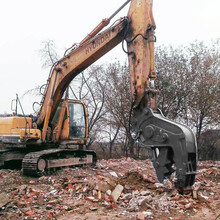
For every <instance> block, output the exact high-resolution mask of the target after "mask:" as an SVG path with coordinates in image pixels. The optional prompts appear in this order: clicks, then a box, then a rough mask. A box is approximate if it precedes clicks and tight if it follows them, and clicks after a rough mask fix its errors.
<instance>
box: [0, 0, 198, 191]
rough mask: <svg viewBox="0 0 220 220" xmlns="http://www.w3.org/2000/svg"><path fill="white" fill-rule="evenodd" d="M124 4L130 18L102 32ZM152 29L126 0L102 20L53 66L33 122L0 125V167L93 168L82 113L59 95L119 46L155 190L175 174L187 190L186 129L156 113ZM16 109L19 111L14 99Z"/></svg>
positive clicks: (140, 8)
mask: <svg viewBox="0 0 220 220" xmlns="http://www.w3.org/2000/svg"><path fill="white" fill-rule="evenodd" d="M128 3H130V8H129V11H128V15H127V16H126V17H123V18H121V19H119V20H117V21H116V22H115V23H114V24H113V25H112V26H110V27H109V28H107V29H105V30H104V31H103V28H104V27H106V26H107V25H108V24H109V23H110V20H111V19H112V18H113V17H114V16H115V15H116V14H117V13H118V12H119V11H120V10H121V9H122V8H123V7H125V6H126V5H127V4H128ZM155 28H156V25H155V22H154V18H153V14H152V0H127V1H126V2H125V3H124V4H123V5H122V6H121V7H120V8H119V9H118V10H117V11H116V12H115V13H114V14H113V15H112V16H110V17H109V18H107V19H104V20H102V22H101V23H100V24H99V25H98V26H97V27H96V28H95V29H94V30H93V31H92V32H91V33H90V34H89V35H88V36H87V37H86V38H84V39H83V40H82V41H81V42H80V44H78V45H76V46H75V47H74V48H72V50H71V51H70V52H69V53H68V54H66V55H65V56H64V57H63V58H62V59H60V60H59V61H58V62H56V63H55V64H54V66H53V68H52V70H51V73H50V75H49V78H48V81H47V85H46V88H45V91H44V94H43V98H42V101H41V107H40V110H39V112H38V114H37V116H35V117H30V116H26V115H17V114H14V115H12V116H9V117H2V118H0V166H1V167H3V166H4V165H5V164H6V163H7V162H9V161H18V160H20V161H22V169H23V173H24V174H25V175H34V176H36V175H37V176H39V175H44V174H47V173H48V172H50V171H53V170H56V169H57V168H60V167H65V166H74V165H81V164H94V163H96V154H95V152H93V151H89V150H85V149H84V146H85V145H86V142H87V139H88V135H89V134H88V115H87V110H86V106H85V104H84V102H82V101H76V100H70V99H68V96H66V95H65V91H66V90H67V88H68V86H69V84H70V83H71V81H72V80H73V79H74V78H75V77H76V76H77V75H78V74H79V73H81V72H82V71H83V70H85V69H86V68H87V67H88V66H90V65H91V64H92V63H94V62H95V61H96V60H98V59H99V58H100V57H102V56H103V55H104V54H106V53H107V52H108V51H110V50H111V49H113V48H114V47H115V46H116V45H118V44H119V43H121V42H122V47H123V50H124V51H125V52H126V53H127V55H128V60H129V72H130V84H131V92H132V94H131V98H132V101H133V102H132V106H131V108H132V117H131V121H130V124H131V128H132V130H133V131H134V132H135V134H136V135H135V139H136V141H137V142H138V143H139V144H140V145H141V146H142V147H145V148H148V149H150V150H151V151H152V152H153V160H152V162H153V165H154V168H155V171H156V174H157V177H158V180H159V181H160V182H163V180H164V179H166V178H168V177H169V176H170V175H171V174H172V173H174V172H175V174H176V185H177V186H178V187H182V188H184V187H189V186H192V185H193V184H194V182H195V176H196V170H197V146H196V140H195V137H194V134H193V133H192V131H191V130H190V129H189V128H188V127H186V126H185V125H182V124H179V123H176V122H174V121H171V120H169V119H168V118H165V117H164V116H163V114H162V112H161V111H160V110H159V109H158V107H157V96H158V91H157V90H156V89H155V88H154V80H155V78H156V74H155V67H154V42H155V36H154V30H155ZM125 42H126V43H127V49H126V50H125V48H124V43H125ZM16 103H17V104H19V103H20V101H19V99H18V98H17V99H16ZM16 106H17V105H16Z"/></svg>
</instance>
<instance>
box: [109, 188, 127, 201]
mask: <svg viewBox="0 0 220 220" xmlns="http://www.w3.org/2000/svg"><path fill="white" fill-rule="evenodd" d="M123 189H124V187H123V186H122V185H120V184H118V185H117V186H116V187H115V189H114V190H113V192H112V194H111V198H112V200H113V202H117V200H118V198H119V197H120V195H121V193H122V191H123Z"/></svg>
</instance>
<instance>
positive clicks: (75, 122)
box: [68, 103, 86, 138]
mask: <svg viewBox="0 0 220 220" xmlns="http://www.w3.org/2000/svg"><path fill="white" fill-rule="evenodd" d="M68 107H69V119H70V134H69V137H70V138H85V136H86V121H85V111H84V107H83V104H81V103H68Z"/></svg>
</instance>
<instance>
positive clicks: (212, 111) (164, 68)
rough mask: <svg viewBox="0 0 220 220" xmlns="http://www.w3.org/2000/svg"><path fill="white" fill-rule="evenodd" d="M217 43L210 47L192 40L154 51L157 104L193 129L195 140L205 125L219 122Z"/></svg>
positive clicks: (170, 116) (166, 112) (219, 56)
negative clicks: (156, 72)
mask: <svg viewBox="0 0 220 220" xmlns="http://www.w3.org/2000/svg"><path fill="white" fill-rule="evenodd" d="M219 46H220V44H219V41H216V42H214V43H212V44H211V45H210V46H206V45H205V44H204V43H203V42H194V43H192V44H191V45H190V46H188V47H179V48H177V49H173V48H172V47H159V48H157V50H156V67H157V68H156V69H157V71H158V79H157V86H158V89H159V91H160V96H159V106H160V108H161V109H162V111H163V112H164V114H165V116H167V117H169V118H171V119H176V120H181V121H182V122H185V123H186V124H187V125H189V126H190V127H191V128H192V129H194V130H195V132H196V136H197V139H198V142H199V139H200V135H201V132H202V131H203V130H204V129H205V128H207V127H208V126H212V127H213V126H217V124H219V113H220V103H219V96H220V93H219V92H220V90H219V88H220V74H219V71H220V68H219V66H220V65H219V64H220V55H219V49H220V48H219Z"/></svg>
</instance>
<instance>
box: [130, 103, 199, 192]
mask: <svg viewBox="0 0 220 220" xmlns="http://www.w3.org/2000/svg"><path fill="white" fill-rule="evenodd" d="M134 115H135V117H134V118H133V119H132V121H131V126H132V129H133V130H134V132H135V133H136V135H137V136H136V138H137V140H138V142H140V143H141V145H142V146H144V147H146V148H149V149H151V150H152V152H153V155H152V162H153V166H154V168H155V170H156V174H157V178H158V180H159V181H160V182H163V181H164V180H165V179H166V178H168V177H170V176H171V174H172V173H174V172H175V173H176V182H175V184H176V186H177V187H179V188H186V187H190V186H192V185H193V184H194V182H195V177H196V170H197V145H196V139H195V136H194V134H193V132H192V131H191V129H190V128H188V127H187V126H185V125H182V124H179V123H176V122H174V121H172V120H169V119H167V118H166V117H164V116H163V114H162V112H161V111H160V110H158V111H157V112H156V113H155V112H153V110H152V109H151V108H149V107H146V108H144V109H143V110H135V111H134Z"/></svg>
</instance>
